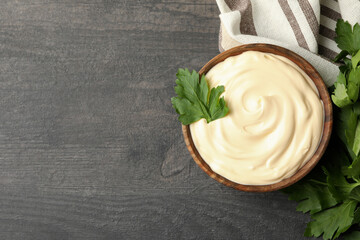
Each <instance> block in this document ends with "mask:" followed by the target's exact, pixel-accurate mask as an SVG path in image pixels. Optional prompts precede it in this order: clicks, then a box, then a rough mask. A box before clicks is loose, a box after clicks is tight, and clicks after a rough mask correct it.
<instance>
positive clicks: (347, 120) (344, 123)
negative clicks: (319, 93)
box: [336, 106, 357, 149]
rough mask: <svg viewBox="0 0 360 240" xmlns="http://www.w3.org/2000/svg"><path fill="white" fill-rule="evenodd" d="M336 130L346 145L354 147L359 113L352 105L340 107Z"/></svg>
mask: <svg viewBox="0 0 360 240" xmlns="http://www.w3.org/2000/svg"><path fill="white" fill-rule="evenodd" d="M336 120H337V122H336V131H337V134H338V136H339V137H340V139H341V140H342V141H343V142H344V144H345V145H346V146H349V147H350V149H352V146H353V144H354V138H355V130H356V126H357V115H356V114H355V113H354V111H353V108H352V107H351V106H347V107H344V108H341V109H339V111H338V113H337V114H336Z"/></svg>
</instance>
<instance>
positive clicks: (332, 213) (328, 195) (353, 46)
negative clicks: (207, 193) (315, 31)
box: [284, 20, 360, 240]
mask: <svg viewBox="0 0 360 240" xmlns="http://www.w3.org/2000/svg"><path fill="white" fill-rule="evenodd" d="M336 34H337V37H336V38H335V41H336V43H337V45H338V47H339V48H340V49H341V50H342V51H341V52H340V54H339V55H338V56H336V58H335V61H336V62H338V63H340V67H339V70H340V73H339V75H338V77H337V81H336V82H335V84H334V86H333V88H332V89H333V93H332V96H331V99H332V101H333V103H334V104H335V105H336V106H337V107H338V108H336V109H335V112H334V118H335V121H334V127H335V132H336V135H337V136H333V137H332V140H331V143H330V145H329V147H328V149H327V152H326V153H325V155H324V157H323V160H322V162H321V163H322V166H321V167H317V168H315V170H313V172H312V173H311V174H310V175H308V176H307V177H306V178H305V179H303V180H302V181H300V182H298V183H296V184H294V185H293V186H291V187H288V188H286V189H285V190H284V192H285V193H287V194H288V195H289V199H290V200H295V201H297V202H298V203H299V204H298V206H297V210H298V211H302V212H304V213H306V212H309V213H310V214H311V219H312V221H310V222H309V223H308V224H307V228H306V230H305V234H304V235H305V236H307V237H311V236H315V237H319V236H321V235H322V237H323V239H335V238H337V237H339V236H340V235H341V234H342V233H344V232H346V231H347V230H348V229H349V228H350V227H351V226H353V225H357V226H359V224H360V205H359V203H360V99H359V88H360V66H359V62H360V25H359V24H355V26H354V27H352V26H351V25H350V24H349V23H348V22H345V21H343V20H338V22H337V24H336ZM345 239H346V240H352V239H360V232H359V231H352V232H351V233H350V234H347V235H345Z"/></svg>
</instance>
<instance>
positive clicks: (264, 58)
mask: <svg viewBox="0 0 360 240" xmlns="http://www.w3.org/2000/svg"><path fill="white" fill-rule="evenodd" d="M199 74H200V75H203V74H205V77H206V80H207V82H208V84H209V86H210V88H211V87H215V86H218V85H223V86H224V87H225V91H224V93H223V95H222V96H224V98H225V101H226V103H227V106H228V108H229V109H230V110H229V113H228V114H227V115H226V116H225V117H224V118H221V119H218V120H216V121H212V122H210V123H207V122H206V120H205V119H201V120H199V121H197V122H195V123H192V124H190V125H186V126H185V125H183V134H184V138H185V142H186V145H187V148H188V150H189V151H190V153H191V155H192V157H193V159H194V160H195V162H196V163H197V164H198V165H199V166H200V167H201V168H202V169H203V170H204V171H205V172H206V173H207V174H208V175H209V176H210V177H212V178H214V179H215V180H217V181H218V182H220V183H223V184H225V185H227V186H229V187H233V188H235V189H238V190H242V191H250V192H268V191H275V190H278V189H281V188H285V187H287V186H289V185H291V184H293V183H295V182H297V181H299V180H300V179H301V178H303V177H304V176H305V175H306V174H308V173H309V172H310V171H311V170H312V169H313V168H314V166H315V165H316V164H317V163H318V161H319V160H320V158H321V157H322V155H323V153H324V151H325V149H326V147H327V145H328V142H329V139H330V135H331V130H332V105H331V101H330V97H329V94H328V90H327V88H326V86H325V84H324V82H323V80H322V78H321V76H320V75H319V73H318V72H317V71H316V69H315V68H314V67H313V66H312V65H311V64H310V63H308V62H307V61H306V60H305V59H303V58H302V57H300V56H299V55H297V54H296V53H294V52H292V51H290V50H288V49H285V48H282V47H279V46H275V45H269V44H248V45H242V46H239V47H235V48H232V49H230V50H227V51H225V52H223V53H221V54H219V55H217V56H216V57H214V58H213V59H211V60H210V61H209V62H208V63H207V64H206V65H205V66H204V67H203V68H202V69H201V70H200V72H199Z"/></svg>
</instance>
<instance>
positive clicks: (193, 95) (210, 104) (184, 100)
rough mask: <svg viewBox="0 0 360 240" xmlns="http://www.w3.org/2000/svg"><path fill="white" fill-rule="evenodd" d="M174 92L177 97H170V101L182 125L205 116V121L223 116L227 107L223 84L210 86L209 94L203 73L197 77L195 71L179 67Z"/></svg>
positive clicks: (226, 111)
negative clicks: (222, 95)
mask: <svg viewBox="0 0 360 240" xmlns="http://www.w3.org/2000/svg"><path fill="white" fill-rule="evenodd" d="M176 77H177V79H176V84H177V86H176V87H175V92H176V94H177V95H178V96H177V97H173V98H171V103H172V105H173V107H174V108H175V110H176V112H177V113H178V114H179V115H180V116H179V121H180V122H182V124H184V125H188V124H190V123H193V122H196V121H198V120H200V119H201V118H205V119H206V121H207V123H209V122H211V121H214V120H216V119H219V118H222V117H224V116H225V115H226V114H227V113H228V111H229V109H228V107H227V106H226V104H225V100H224V97H221V98H220V95H221V94H222V93H223V92H224V86H218V87H216V88H212V89H211V91H210V94H209V86H208V84H207V82H206V79H205V76H204V75H203V76H202V77H201V79H199V74H198V73H197V72H196V71H192V72H191V73H190V71H189V70H188V69H179V70H178V73H177V74H176Z"/></svg>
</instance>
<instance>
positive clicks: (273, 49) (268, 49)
mask: <svg viewBox="0 0 360 240" xmlns="http://www.w3.org/2000/svg"><path fill="white" fill-rule="evenodd" d="M246 51H259V52H265V53H273V54H276V55H280V56H283V57H286V58H288V59H290V60H291V61H293V62H294V63H295V64H297V65H298V66H299V67H300V68H301V69H302V70H303V71H304V72H305V73H307V75H309V77H310V78H311V79H312V80H313V82H314V83H315V85H316V87H317V89H318V91H319V94H320V98H321V100H322V101H323V103H324V109H325V122H324V129H323V134H322V138H321V140H320V144H319V147H318V148H317V150H316V152H315V153H314V155H313V156H312V158H311V159H310V160H309V161H308V162H307V163H306V164H305V165H304V166H303V167H302V168H300V169H299V170H298V171H297V172H296V173H295V174H294V175H293V176H291V177H289V178H287V179H284V180H282V181H280V182H278V183H274V184H270V185H243V184H239V183H235V182H233V181H230V180H228V179H226V178H225V177H223V176H221V175H219V174H217V173H215V172H214V171H213V170H211V168H210V167H209V165H208V164H207V163H206V162H205V161H204V159H202V157H201V156H200V154H199V152H198V151H197V150H196V147H195V145H194V142H193V140H192V137H191V132H190V127H189V126H188V125H186V126H185V125H183V126H182V131H183V134H184V139H185V143H186V146H187V148H188V150H189V152H190V154H191V156H192V157H193V159H194V160H195V162H196V163H197V164H198V165H199V166H200V168H201V169H202V170H204V171H205V172H206V173H207V174H208V175H209V176H210V177H212V178H213V179H215V180H216V181H218V182H220V183H222V184H224V185H226V186H229V187H232V188H235V189H237V190H241V191H246V192H271V191H275V190H279V189H281V188H285V187H287V186H290V185H292V184H294V183H296V182H297V181H299V180H300V179H302V178H303V177H304V176H305V175H306V174H308V173H309V172H310V171H311V170H312V169H313V168H314V167H315V165H316V164H317V163H318V162H319V160H320V158H321V157H322V155H323V154H324V152H325V149H326V147H327V145H328V143H329V140H330V136H331V130H332V125H333V117H332V104H331V101H330V97H329V93H328V90H327V87H326V86H325V84H324V82H323V80H322V78H321V76H320V74H319V73H318V72H317V71H316V69H315V68H314V67H313V66H312V65H311V64H310V63H308V62H307V61H306V60H305V59H304V58H302V57H300V56H299V55H297V54H296V53H294V52H292V51H290V50H288V49H285V48H282V47H279V46H275V45H270V44H246V45H242V46H238V47H234V48H232V49H229V50H227V51H225V52H223V53H221V54H219V55H217V56H216V57H214V58H213V59H211V60H210V61H209V62H208V63H207V64H205V66H204V67H202V68H201V70H200V72H199V74H200V75H202V74H206V73H207V72H208V71H209V70H210V69H211V68H212V67H214V66H215V65H216V64H218V63H220V62H222V61H224V60H225V59H226V58H228V57H231V56H236V55H239V54H241V53H243V52H246Z"/></svg>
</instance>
